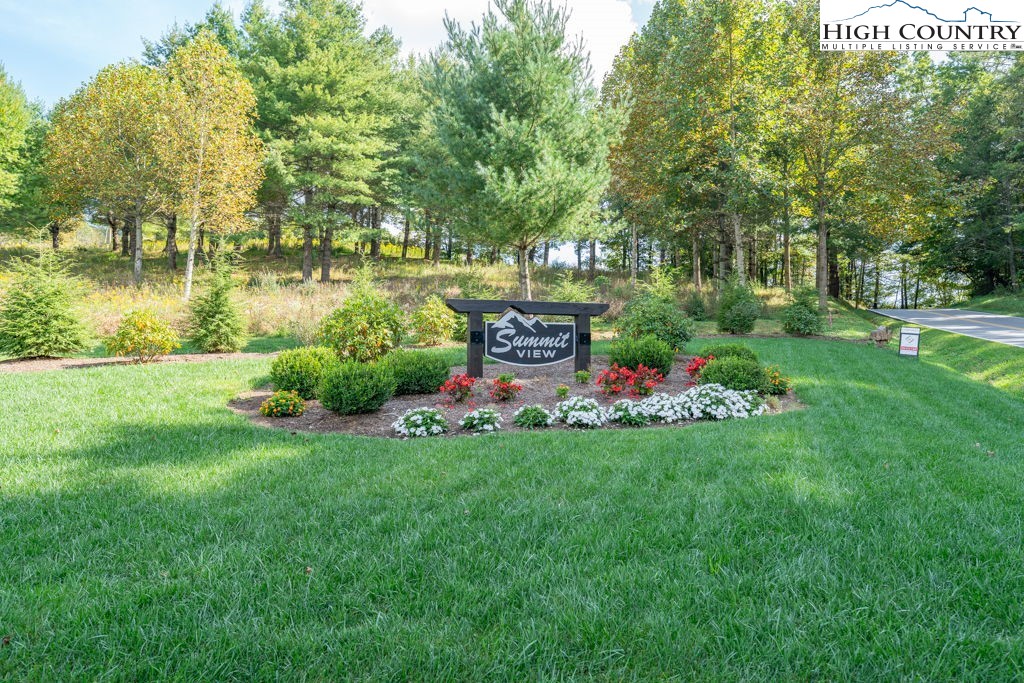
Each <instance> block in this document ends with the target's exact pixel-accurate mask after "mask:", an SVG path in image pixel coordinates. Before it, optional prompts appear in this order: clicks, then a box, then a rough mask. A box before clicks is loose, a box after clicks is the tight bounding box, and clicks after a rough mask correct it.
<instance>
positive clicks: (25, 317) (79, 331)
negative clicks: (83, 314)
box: [0, 250, 86, 358]
mask: <svg viewBox="0 0 1024 683" xmlns="http://www.w3.org/2000/svg"><path fill="white" fill-rule="evenodd" d="M10 271H11V273H12V275H13V278H12V280H11V282H10V286H9V287H8V288H7V293H6V294H5V295H4V298H3V301H2V302H0V356H11V357H13V358H34V357H40V356H49V357H60V356H70V355H72V354H74V353H77V352H79V351H81V350H82V349H83V348H85V344H86V331H85V327H84V326H83V325H82V323H81V322H80V321H79V319H78V316H77V315H75V313H74V310H73V306H72V304H73V303H74V300H75V291H76V289H77V288H78V283H77V281H76V280H75V279H74V278H72V277H71V275H70V274H69V273H68V268H67V265H66V263H65V262H64V260H63V259H62V258H61V257H60V256H59V255H58V254H56V253H54V252H52V251H48V250H40V252H39V254H38V255H37V256H34V257H27V258H24V259H19V260H15V261H13V262H12V263H11V265H10Z"/></svg>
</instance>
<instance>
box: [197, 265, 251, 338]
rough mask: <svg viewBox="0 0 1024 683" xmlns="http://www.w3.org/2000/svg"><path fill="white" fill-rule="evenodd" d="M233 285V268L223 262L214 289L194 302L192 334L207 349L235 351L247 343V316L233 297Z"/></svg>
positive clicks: (218, 270) (214, 277)
mask: <svg viewBox="0 0 1024 683" xmlns="http://www.w3.org/2000/svg"><path fill="white" fill-rule="evenodd" d="M233 289H234V283H233V282H232V280H231V270H230V268H228V266H227V263H226V262H222V263H220V264H218V266H217V269H216V270H215V271H214V274H213V283H212V284H211V285H210V290H209V291H208V292H206V294H203V295H202V296H201V297H199V298H197V299H196V300H195V302H194V303H193V304H192V313H191V317H190V319H189V326H188V329H189V337H190V338H191V340H192V343H193V344H194V345H195V346H196V347H198V348H199V349H200V350H201V351H202V352H203V353H233V352H235V351H240V350H241V349H242V347H243V346H245V342H246V334H245V328H246V325H245V316H244V315H243V314H242V310H241V309H240V308H239V307H238V305H237V304H236V303H235V302H234V301H233V300H232V298H231V292H232V290H233Z"/></svg>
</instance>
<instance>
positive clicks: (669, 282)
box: [637, 266, 679, 301]
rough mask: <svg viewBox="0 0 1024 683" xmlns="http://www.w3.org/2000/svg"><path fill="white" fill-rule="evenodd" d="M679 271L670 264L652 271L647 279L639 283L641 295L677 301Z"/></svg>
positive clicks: (638, 288)
mask: <svg viewBox="0 0 1024 683" xmlns="http://www.w3.org/2000/svg"><path fill="white" fill-rule="evenodd" d="M678 279H679V271H678V270H677V269H675V268H670V267H668V266H659V267H657V268H655V269H654V270H652V271H651V274H650V275H649V276H648V278H647V280H646V281H644V282H640V283H638V284H637V291H638V292H639V293H640V296H650V297H653V298H655V299H664V300H665V301H675V299H676V290H677V289H678V284H677V281H678Z"/></svg>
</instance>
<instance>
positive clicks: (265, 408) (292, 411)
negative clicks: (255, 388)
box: [260, 391, 306, 417]
mask: <svg viewBox="0 0 1024 683" xmlns="http://www.w3.org/2000/svg"><path fill="white" fill-rule="evenodd" d="M304 412H306V402H305V401H303V400H302V397H301V396H299V394H298V393H297V392H295V391H278V392H275V393H274V395H273V396H271V397H270V398H268V399H267V400H266V401H264V402H263V404H262V405H261V406H260V413H261V414H263V415H266V416H267V417H300V416H301V415H302V414H303V413H304Z"/></svg>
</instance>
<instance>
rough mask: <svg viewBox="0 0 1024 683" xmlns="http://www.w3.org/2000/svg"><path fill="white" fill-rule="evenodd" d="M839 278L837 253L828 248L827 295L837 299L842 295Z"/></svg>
mask: <svg viewBox="0 0 1024 683" xmlns="http://www.w3.org/2000/svg"><path fill="white" fill-rule="evenodd" d="M841 285H842V283H841V281H840V279H839V254H838V253H837V252H836V250H835V249H829V250H828V295H829V296H830V297H832V298H833V299H838V298H840V296H841V295H842V291H841Z"/></svg>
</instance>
